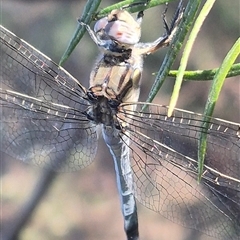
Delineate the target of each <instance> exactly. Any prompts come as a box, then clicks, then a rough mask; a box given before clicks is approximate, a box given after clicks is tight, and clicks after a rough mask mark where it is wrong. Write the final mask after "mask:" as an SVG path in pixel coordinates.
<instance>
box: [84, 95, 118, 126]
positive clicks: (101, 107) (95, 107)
mask: <svg viewBox="0 0 240 240" xmlns="http://www.w3.org/2000/svg"><path fill="white" fill-rule="evenodd" d="M88 99H89V101H90V102H91V106H90V107H89V108H88V109H87V110H86V111H85V114H86V116H87V118H88V119H89V120H91V121H94V122H95V123H96V124H99V123H102V124H104V125H105V126H111V127H116V128H119V123H118V120H117V119H116V114H117V111H118V106H119V104H120V102H119V101H117V100H116V99H107V98H106V97H104V96H95V95H94V93H93V92H88Z"/></svg>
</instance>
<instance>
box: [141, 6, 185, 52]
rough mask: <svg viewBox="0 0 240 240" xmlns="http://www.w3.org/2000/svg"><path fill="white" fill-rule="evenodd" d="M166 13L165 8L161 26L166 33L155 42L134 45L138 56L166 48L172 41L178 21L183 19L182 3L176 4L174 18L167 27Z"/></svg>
mask: <svg viewBox="0 0 240 240" xmlns="http://www.w3.org/2000/svg"><path fill="white" fill-rule="evenodd" d="M166 12H167V8H166V9H165V11H164V12H163V24H164V27H165V29H166V33H165V34H164V35H163V36H162V37H160V38H158V39H157V40H155V41H154V42H151V43H138V44H137V45H136V48H138V49H139V54H141V55H145V54H151V53H154V52H156V51H157V50H158V49H159V48H162V47H165V46H168V45H169V44H170V42H171V41H172V39H173V37H174V35H175V33H176V31H177V29H178V25H179V23H180V21H181V19H182V17H183V12H184V9H183V7H182V1H180V2H179V4H178V8H177V10H176V12H175V15H174V18H173V20H172V23H171V25H170V26H168V24H167V20H166Z"/></svg>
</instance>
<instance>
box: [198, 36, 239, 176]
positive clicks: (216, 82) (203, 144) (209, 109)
mask: <svg viewBox="0 0 240 240" xmlns="http://www.w3.org/2000/svg"><path fill="white" fill-rule="evenodd" d="M239 54H240V38H238V40H237V41H236V42H235V44H234V45H233V47H232V48H231V49H230V51H229V52H228V54H227V56H226V57H225V59H224V60H223V63H222V65H221V67H220V68H219V69H218V71H217V72H216V74H215V76H214V79H213V82H212V85H211V88H210V91H209V95H208V100H207V103H206V106H205V110H204V118H203V124H202V129H203V130H202V132H201V134H200V138H199V142H198V181H200V180H201V177H202V173H203V165H204V158H205V155H206V149H207V133H208V129H209V125H210V123H209V117H210V116H212V113H213V110H214V107H215V104H216V102H217V100H218V97H219V94H220V91H221V89H222V86H223V83H224V81H225V79H226V76H227V73H228V72H229V70H230V69H231V66H232V65H233V63H234V62H235V60H236V58H237V57H238V56H239Z"/></svg>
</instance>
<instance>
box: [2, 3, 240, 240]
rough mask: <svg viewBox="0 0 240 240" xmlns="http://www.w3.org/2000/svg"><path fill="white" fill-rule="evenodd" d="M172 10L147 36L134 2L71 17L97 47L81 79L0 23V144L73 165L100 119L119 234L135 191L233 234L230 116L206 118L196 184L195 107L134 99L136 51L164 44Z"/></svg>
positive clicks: (235, 137) (166, 209)
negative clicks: (86, 82)
mask: <svg viewBox="0 0 240 240" xmlns="http://www.w3.org/2000/svg"><path fill="white" fill-rule="evenodd" d="M182 15H183V9H182V5H181V4H179V6H178V8H177V11H176V13H175V15H174V18H173V21H172V24H171V25H170V26H168V25H167V23H166V20H165V18H163V22H164V25H165V28H166V33H165V34H164V35H163V36H161V37H160V38H158V39H157V40H155V41H154V42H150V43H141V42H139V40H140V35H141V22H142V19H143V12H139V13H138V15H137V19H134V18H133V17H132V16H131V15H130V14H129V13H128V12H127V11H126V10H121V9H116V10H113V11H112V12H111V13H110V14H109V15H108V16H107V17H105V18H103V19H100V20H99V21H98V22H97V23H96V24H95V27H94V30H91V28H90V27H89V26H88V25H85V24H84V23H80V24H82V25H83V26H84V27H86V29H87V31H88V33H89V35H90V37H91V39H92V40H93V42H94V43H95V44H96V45H97V46H98V47H99V49H100V51H101V54H100V55H99V57H98V60H97V63H96V66H95V67H94V68H93V70H92V72H91V75H90V86H89V88H85V87H84V86H83V85H82V84H81V83H80V82H79V81H78V80H77V79H75V78H74V77H73V76H71V75H70V74H69V73H68V72H66V71H65V70H64V69H63V68H62V67H60V66H58V65H57V64H55V63H54V62H53V61H52V60H51V59H49V58H48V57H47V56H45V55H44V54H42V53H41V52H39V51H38V50H37V49H35V48H34V47H33V46H31V45H29V44H28V43H27V42H25V41H24V40H22V39H20V38H18V37H17V36H16V35H14V34H13V33H11V32H10V31H9V30H7V29H6V28H4V27H3V26H1V27H0V41H1V45H0V47H1V48H0V51H1V72H0V81H1V86H0V87H1V88H0V105H1V112H0V134H1V151H2V152H5V153H6V154H8V155H10V156H12V157H13V158H16V159H19V160H21V161H23V162H27V163H33V164H36V165H37V166H40V167H43V168H47V169H53V170H55V171H76V170H79V169H82V168H85V167H87V166H88V165H90V164H91V163H92V162H93V160H94V158H95V155H96V151H97V144H98V126H101V128H102V134H103V138H104V140H105V142H106V144H107V146H108V148H109V150H110V152H111V154H112V157H113V161H114V165H115V171H116V178H117V179H116V181H117V187H118V192H119V196H120V202H121V209H122V214H123V218H124V229H125V233H126V237H127V239H129V240H130V239H135V240H136V239H139V230H138V216H137V202H136V200H138V201H139V202H140V203H142V204H143V205H144V206H146V207H147V208H149V209H151V210H153V211H155V212H157V213H159V214H162V215H164V216H165V217H166V218H168V219H170V220H172V221H174V222H177V223H179V224H181V225H183V226H185V227H188V228H192V229H196V230H198V231H201V232H204V233H206V234H207V235H210V236H213V237H215V238H217V239H233V240H235V239H239V235H240V201H239V199H240V174H239V173H240V157H239V156H240V130H239V126H240V124H239V123H233V122H229V121H226V120H222V119H216V118H211V119H210V120H209V121H210V127H209V129H208V130H207V135H208V138H207V139H208V143H207V153H206V157H205V162H204V163H205V165H204V173H203V176H202V180H201V182H200V183H199V184H198V183H197V176H198V168H197V142H198V136H199V135H200V133H201V132H202V131H203V130H202V128H201V125H202V121H203V120H202V119H203V116H202V115H200V114H197V113H193V112H189V111H185V110H181V109H175V110H174V113H173V115H172V116H171V117H168V116H167V111H168V107H167V106H163V105H158V104H150V103H144V102H138V98H139V94H140V86H141V74H142V65H143V56H145V55H148V54H152V53H154V52H155V51H157V50H158V49H160V48H162V47H165V46H168V45H171V40H172V38H173V36H174V34H175V32H176V31H177V29H178V26H179V22H180V21H181V19H182ZM190 202H193V203H194V204H193V205H191V203H190ZM196 206H197V207H196ZM211 223H212V224H211Z"/></svg>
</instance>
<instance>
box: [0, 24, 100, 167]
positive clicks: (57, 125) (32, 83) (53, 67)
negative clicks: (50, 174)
mask: <svg viewBox="0 0 240 240" xmlns="http://www.w3.org/2000/svg"><path fill="white" fill-rule="evenodd" d="M0 52H1V59H0V63H1V72H0V81H1V85H0V105H1V112H0V135H1V151H2V152H5V153H6V154H8V155H10V156H12V157H14V158H17V159H20V160H23V161H25V162H34V163H35V164H36V165H41V166H43V167H47V168H51V169H53V170H58V171H72V170H77V169H79V168H83V167H85V166H87V165H89V164H90V163H91V162H92V160H93V159H94V156H95V153H96V149H97V134H96V127H95V125H93V124H92V123H91V122H89V121H88V120H87V118H86V117H85V116H84V115H83V114H82V111H83V110H86V108H87V107H88V106H89V103H88V102H87V101H86V100H85V99H84V98H85V92H86V91H85V89H84V87H83V86H82V85H81V84H80V83H79V82H78V81H77V80H76V79H75V78H73V77H72V76H71V75H70V74H68V73H67V72H66V71H65V70H64V69H62V68H61V67H59V66H58V65H57V64H55V63H54V62H52V61H51V60H50V59H49V58H48V57H46V56H45V55H43V54H42V53H41V52H39V51H37V50H36V49H34V48H33V47H32V46H30V45H29V44H27V43H26V42H24V41H23V40H21V39H19V38H18V37H16V36H15V35H14V34H13V33H11V32H9V31H8V30H7V29H5V28H3V27H2V26H1V27H0Z"/></svg>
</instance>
